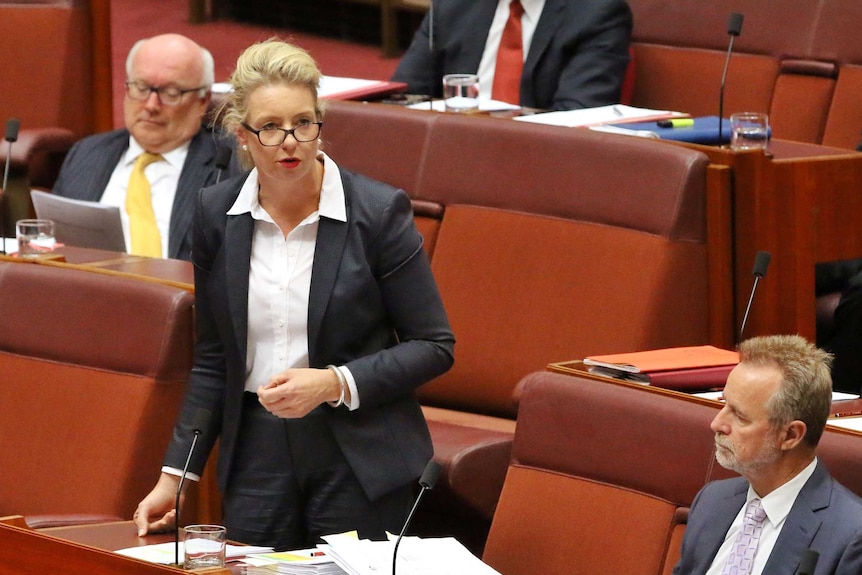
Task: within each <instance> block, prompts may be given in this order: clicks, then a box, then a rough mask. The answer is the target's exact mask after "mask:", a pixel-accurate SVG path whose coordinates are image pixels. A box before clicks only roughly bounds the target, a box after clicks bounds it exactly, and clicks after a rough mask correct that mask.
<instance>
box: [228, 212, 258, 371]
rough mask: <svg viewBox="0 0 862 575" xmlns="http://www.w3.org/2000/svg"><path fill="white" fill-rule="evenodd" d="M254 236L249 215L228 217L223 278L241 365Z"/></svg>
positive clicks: (245, 351) (245, 340)
mask: <svg viewBox="0 0 862 575" xmlns="http://www.w3.org/2000/svg"><path fill="white" fill-rule="evenodd" d="M253 235H254V218H252V217H251V214H248V213H245V214H240V215H238V216H228V218H227V223H226V224H225V232H224V257H225V268H226V269H225V276H226V280H227V289H228V294H227V296H228V306H229V308H230V309H229V311H230V317H231V321H232V322H233V325H234V333H235V334H236V344H237V349H239V350H240V354H241V356H242V357H241V358H240V359H241V361H242V363H241V364H240V365H245V362H246V356H247V353H248V273H249V265H250V263H251V242H252V236H253Z"/></svg>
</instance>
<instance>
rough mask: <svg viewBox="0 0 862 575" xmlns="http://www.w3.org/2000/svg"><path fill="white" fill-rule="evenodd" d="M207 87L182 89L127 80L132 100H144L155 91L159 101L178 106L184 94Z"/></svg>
mask: <svg viewBox="0 0 862 575" xmlns="http://www.w3.org/2000/svg"><path fill="white" fill-rule="evenodd" d="M205 88H206V86H199V87H197V88H189V89H188V90H182V89H180V88H174V87H168V88H156V87H155V86H150V85H149V84H147V83H146V82H131V81H130V82H126V93H127V94H128V95H129V98H131V99H132V100H141V101H144V100H146V99H147V98H149V97H150V94H152V93H153V92H155V93H156V97H157V98H158V99H159V102H161V103H162V104H164V105H165V106H176V105H177V104H179V103H180V100H182V99H183V96H184V95H186V94H188V93H189V92H200V91H201V90H204V89H205Z"/></svg>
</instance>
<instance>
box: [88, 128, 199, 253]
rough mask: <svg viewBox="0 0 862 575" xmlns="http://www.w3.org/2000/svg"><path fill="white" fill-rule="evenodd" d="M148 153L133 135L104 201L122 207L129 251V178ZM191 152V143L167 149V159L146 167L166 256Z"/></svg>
mask: <svg viewBox="0 0 862 575" xmlns="http://www.w3.org/2000/svg"><path fill="white" fill-rule="evenodd" d="M143 153H144V149H143V148H142V147H141V145H140V144H138V143H137V142H136V141H135V139H134V138H133V137H131V136H129V147H128V149H127V150H126V152H125V154H123V157H122V158H120V161H119V163H118V164H117V167H116V168H114V172H113V173H112V174H111V179H110V180H108V185H107V187H106V188H105V192H104V193H103V194H102V199H101V200H100V201H101V203H103V204H107V205H110V206H118V207H119V208H120V219H121V221H122V222H123V235H124V236H125V238H126V250H127V251H128V249H129V246H131V245H132V243H131V237H130V235H129V215H128V214H127V213H126V191H127V190H128V189H129V178H130V177H131V175H132V168H133V167H134V166H135V160H137V159H138V156H140V155H141V154H143ZM188 153H189V143H188V142H186V143H185V144H183V145H182V146H180V147H179V148H176V149H175V150H171V151H170V152H165V153H163V154H162V157H163V158H164V159H165V160H164V161H163V162H153V163H152V164H150V165H148V166H147V167H146V168H144V174H145V175H146V176H147V180H148V181H149V182H150V195H151V196H152V199H153V212H155V214H156V225H157V226H158V227H159V235H160V236H161V240H162V257H163V258H166V257H168V233H169V230H170V225H171V211H172V210H173V207H174V197H176V195H177V185H178V184H179V181H180V174H181V173H182V171H183V165H184V164H185V162H186V156H188Z"/></svg>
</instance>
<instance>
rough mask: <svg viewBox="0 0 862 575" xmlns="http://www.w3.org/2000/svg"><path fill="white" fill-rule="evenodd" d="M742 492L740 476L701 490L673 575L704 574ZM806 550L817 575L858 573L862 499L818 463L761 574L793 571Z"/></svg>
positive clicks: (744, 487) (861, 559)
mask: <svg viewBox="0 0 862 575" xmlns="http://www.w3.org/2000/svg"><path fill="white" fill-rule="evenodd" d="M747 493H748V482H747V481H746V480H745V479H743V478H741V477H736V478H733V479H726V480H723V481H714V482H712V483H710V484H708V485H707V486H706V487H704V488H703V489H702V490H701V492H700V493H699V494H698V495H697V497H696V498H695V500H694V503H692V506H691V513H690V515H689V518H688V525H687V527H686V529H685V536H684V537H683V541H682V556H681V558H680V561H679V563H678V564H677V565H676V567H675V568H674V570H673V572H674V575H703V573H705V572H706V570H707V569H708V568H709V566H710V564H711V563H712V560H713V558H714V557H715V554H716V553H717V552H718V548H719V547H720V546H721V543H722V541H723V540H724V536H725V534H726V533H727V530H728V529H729V528H730V524H731V523H732V522H733V519H734V518H735V517H736V514H737V513H739V510H740V509H741V508H742V506H743V504H744V503H745V498H746V494H747ZM809 548H810V549H813V550H815V551H817V552H818V553H820V560H819V561H818V563H817V571H816V573H817V575H826V574H835V575H858V574H859V573H862V500H860V499H859V498H858V497H857V496H856V495H854V494H853V493H851V492H850V491H849V490H847V489H846V488H845V487H844V486H842V485H840V484H839V483H838V482H837V481H835V480H834V479H833V478H832V477H831V476H830V475H829V472H828V471H826V468H825V467H824V466H823V464H822V463H820V462H818V464H817V467H816V468H815V470H814V474H813V475H812V476H811V478H809V480H808V482H807V483H806V484H805V486H804V487H803V488H802V491H800V492H799V496H798V497H797V498H796V502H795V503H794V504H793V507H792V508H791V509H790V514H789V515H788V516H787V519H786V520H785V523H784V527H783V528H782V529H781V533H780V534H779V536H778V541H776V542H775V547H774V548H773V550H772V554H771V555H770V556H769V560H768V561H767V563H766V566H765V567H764V570H763V575H788V574H792V573H796V569H797V568H798V567H799V559H800V555H801V553H802V551H803V550H805V549H809Z"/></svg>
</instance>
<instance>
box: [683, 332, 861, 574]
mask: <svg viewBox="0 0 862 575" xmlns="http://www.w3.org/2000/svg"><path fill="white" fill-rule="evenodd" d="M739 354H740V363H739V365H737V366H736V367H735V368H734V369H733V371H732V372H731V373H730V375H729V376H728V378H727V384H726V386H725V388H724V399H725V402H726V403H725V406H724V407H723V408H722V409H721V411H720V412H719V413H718V415H716V417H715V419H714V420H713V422H712V425H711V428H712V430H713V431H714V432H715V456H716V459H717V460H718V462H719V464H721V466H722V467H725V468H727V469H731V470H733V471H736V472H737V473H739V474H740V475H741V477H736V478H733V479H726V480H722V481H714V482H712V483H709V484H708V485H706V486H705V487H704V488H703V489H702V490H701V492H700V493H699V494H698V495H697V497H696V498H695V500H694V502H693V503H692V506H691V513H690V515H689V520H688V525H687V527H686V531H685V536H684V538H683V542H682V554H681V558H680V561H679V563H678V564H677V565H676V567H675V568H674V571H673V572H674V574H675V575H694V574H697V575H702V574H706V575H749V574H750V575H761V574H764V575H773V574H774V575H781V574H790V573H797V568H798V566H799V563H800V558H801V556H802V553H803V551H805V550H806V549H812V550H813V551H816V552H817V553H819V555H820V558H819V562H818V564H817V573H818V574H827V573H828V574H836V575H837V574H846V575H858V574H859V573H862V500H860V499H859V498H858V497H857V496H856V495H854V494H853V493H851V492H850V491H849V490H847V489H846V488H845V487H843V486H842V485H840V484H839V483H838V482H837V481H835V480H834V479H833V478H832V477H831V476H830V475H829V472H828V471H827V470H826V468H825V467H824V466H823V464H822V463H820V462H818V460H817V455H816V449H817V444H818V442H819V441H820V437H821V435H822V434H823V430H824V428H825V426H826V420H827V418H828V417H829V411H830V405H831V399H832V381H831V378H830V375H829V367H830V366H829V364H830V362H831V356H830V355H829V354H828V353H826V352H824V351H822V350H820V349H818V348H817V347H815V346H814V345H812V344H810V343H809V342H807V341H806V340H804V339H803V338H801V337H799V336H784V335H782V336H768V337H757V338H752V339H749V340H746V341H744V342H743V343H742V344H740V346H739Z"/></svg>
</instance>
